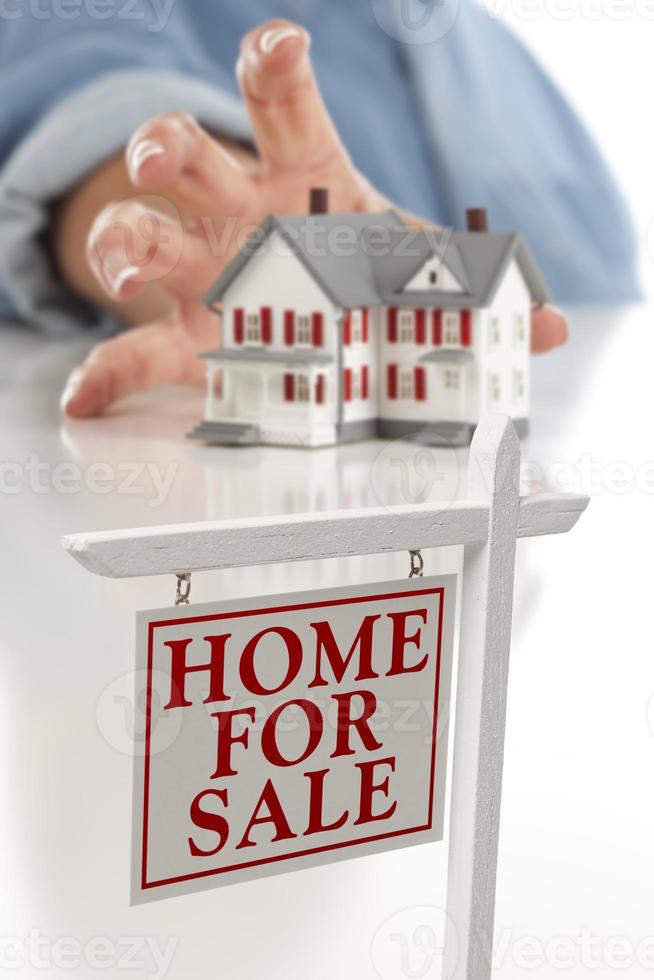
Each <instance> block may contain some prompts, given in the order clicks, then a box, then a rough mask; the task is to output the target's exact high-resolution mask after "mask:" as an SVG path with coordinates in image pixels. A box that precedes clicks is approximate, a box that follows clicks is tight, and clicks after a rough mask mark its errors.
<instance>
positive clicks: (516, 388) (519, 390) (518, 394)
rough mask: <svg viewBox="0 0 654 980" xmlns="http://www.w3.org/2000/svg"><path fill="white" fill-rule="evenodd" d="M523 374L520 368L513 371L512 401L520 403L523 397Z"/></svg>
mask: <svg viewBox="0 0 654 980" xmlns="http://www.w3.org/2000/svg"><path fill="white" fill-rule="evenodd" d="M525 390H526V389H525V372H524V371H523V370H522V368H514V369H513V401H514V402H520V401H522V400H523V398H524V397H525Z"/></svg>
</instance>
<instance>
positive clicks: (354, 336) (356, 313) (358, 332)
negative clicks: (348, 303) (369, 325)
mask: <svg viewBox="0 0 654 980" xmlns="http://www.w3.org/2000/svg"><path fill="white" fill-rule="evenodd" d="M350 339H351V341H352V343H353V344H361V343H363V316H362V314H361V310H352V312H351V313H350Z"/></svg>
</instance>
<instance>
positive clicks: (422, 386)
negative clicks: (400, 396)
mask: <svg viewBox="0 0 654 980" xmlns="http://www.w3.org/2000/svg"><path fill="white" fill-rule="evenodd" d="M414 386H415V395H416V401H417V402H424V401H425V399H426V398H427V376H426V373H425V369H424V367H423V366H422V364H420V365H418V367H416V368H415V381H414Z"/></svg>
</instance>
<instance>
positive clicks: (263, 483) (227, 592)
mask: <svg viewBox="0 0 654 980" xmlns="http://www.w3.org/2000/svg"><path fill="white" fill-rule="evenodd" d="M651 318H652V313H651V310H647V309H646V308H644V307H643V308H639V309H633V310H629V311H619V312H616V313H606V312H604V313H601V314H593V313H589V312H585V313H578V314H576V315H574V316H573V338H572V341H571V343H570V344H569V346H568V347H567V348H566V349H565V350H562V351H560V352H557V353H555V354H552V355H549V356H547V357H543V358H539V359H536V360H535V361H534V379H533V422H532V434H531V436H530V438H529V439H528V440H527V441H526V442H525V443H523V460H524V461H525V463H526V464H528V465H525V467H524V472H523V479H524V484H525V487H524V489H525V490H527V491H528V490H535V489H539V488H540V487H541V485H542V484H543V482H546V483H547V482H549V483H550V484H554V485H555V487H554V488H556V489H565V490H581V491H583V492H588V493H591V494H592V495H593V499H592V501H591V505H590V507H589V509H588V511H587V513H586V514H585V515H584V516H583V517H582V518H581V520H580V522H579V525H578V526H577V527H576V528H575V529H574V530H573V531H572V532H571V534H570V535H565V536H561V537H558V538H546V539H542V540H528V541H523V542H521V543H520V544H519V547H518V552H519V554H518V570H517V583H516V603H515V627H514V642H513V651H512V669H511V681H510V690H509V714H508V727H507V744H506V764H505V790H504V799H503V809H502V835H501V849H500V862H499V879H498V902H497V918H496V947H497V956H496V972H495V974H494V976H497V977H503V978H504V977H506V978H507V980H508V978H511V980H515V977H517V976H520V975H521V973H522V970H523V969H525V968H526V966H527V965H530V966H531V969H530V972H531V975H533V976H537V977H538V976H543V977H545V976H547V977H550V976H555V975H557V972H558V970H563V966H564V965H567V969H566V970H565V971H564V973H565V975H566V976H573V977H585V976H587V975H591V973H592V975H593V976H595V977H600V978H601V977H609V976H612V975H613V972H614V970H615V968H616V964H620V963H621V964H622V969H621V975H622V976H626V977H629V978H632V977H634V978H635V977H643V978H644V977H646V976H649V975H650V972H651V969H652V967H654V940H652V941H650V942H649V944H647V943H644V942H643V940H644V939H645V938H646V937H648V936H650V935H654V927H653V926H652V919H651V910H652V886H651V879H652V859H653V857H654V835H653V834H652V827H651V821H652V813H653V812H654V780H652V777H651V773H652V762H653V760H654V698H653V697H652V695H653V692H654V674H653V672H652V667H651V664H652V657H651V643H652V640H651V636H652V616H651V608H652V598H651V595H650V593H651V588H652V575H651V570H650V563H649V562H648V557H649V555H650V554H651V545H652V534H653V532H652V528H653V525H654V454H653V446H652V435H651V431H652V425H651V420H652V419H653V418H654V411H653V410H654V397H653V390H654V385H653V383H652V380H651V372H652V367H651V366H652V364H654V338H653V331H652V326H651ZM82 350H83V346H82V345H81V344H80V343H75V344H73V343H65V342H46V341H44V340H42V339H36V338H33V337H29V336H27V335H25V334H23V333H20V332H14V331H11V330H9V329H8V330H6V331H4V333H3V335H2V336H0V376H1V377H2V381H3V385H2V394H1V395H0V406H1V410H0V440H1V452H0V460H1V462H0V542H1V545H2V550H1V552H0V554H1V555H2V563H1V564H2V567H1V570H0V575H1V576H2V581H1V583H0V603H1V606H0V608H1V610H2V624H3V628H2V631H1V637H0V644H1V648H2V685H1V692H2V695H1V697H2V710H1V712H0V718H1V719H2V728H3V738H2V754H1V756H0V760H1V761H0V766H1V770H0V778H1V780H2V787H3V799H4V806H3V807H2V810H1V811H0V840H2V842H3V847H2V851H1V853H2V858H1V865H0V867H1V868H2V873H1V876H0V878H1V880H2V883H3V884H2V888H1V889H0V924H1V925H0V933H1V934H2V936H4V937H12V942H11V943H9V944H7V943H4V945H3V943H2V942H0V973H1V972H2V971H3V969H9V966H11V965H12V963H13V969H12V975H13V976H16V977H23V976H25V977H30V978H31V977H33V976H35V975H40V973H38V974H37V970H38V969H39V967H38V961H39V960H40V961H41V963H46V964H47V965H48V966H49V972H47V973H45V975H47V976H49V977H50V976H52V977H69V976H80V977H85V978H88V977H93V976H95V975H96V972H97V973H98V975H103V976H105V977H114V976H116V977H117V976H122V975H128V976H130V977H135V978H141V977H143V978H145V977H152V976H159V977H161V976H166V977H167V978H173V980H177V978H180V980H182V978H183V980H193V978H202V980H205V978H207V977H210V976H211V977H213V976H215V977H220V978H226V980H227V978H229V980H231V978H238V980H260V978H263V977H266V978H272V980H276V978H279V980H282V978H283V980H307V978H311V980H322V978H325V980H327V978H329V980H334V978H339V980H340V978H344V980H349V978H355V977H356V978H357V980H368V978H373V977H377V976H381V977H382V978H383V980H391V978H392V980H395V978H405V977H429V978H432V977H433V978H437V977H438V976H439V975H440V974H439V972H438V969H439V967H438V965H439V962H440V954H439V948H440V944H441V940H442V926H443V913H442V911H439V910H442V908H443V907H444V902H445V868H446V848H445V845H444V844H437V845H430V846H426V847H417V848H411V849H408V850H404V851H399V852H396V853H390V854H387V855H382V856H378V857H368V858H363V859H358V860H353V861H349V862H345V863H342V864H336V865H333V866H331V867H326V868H318V869H314V870H310V871H303V872H299V873H294V874H287V875H284V876H280V877H277V878H270V879H267V880H263V881H260V882H253V883H250V884H245V885H240V886H234V887H231V888H230V887H228V888H222V889H217V890H215V891H210V892H205V893H202V894H199V895H194V896H190V897H185V898H179V899H174V900H168V901H163V902H159V903H154V904H153V905H150V906H141V907H137V908H130V907H129V905H128V894H129V891H128V877H129V867H130V860H129V845H130V841H129V833H130V806H131V759H130V753H131V750H132V743H131V735H130V732H131V709H130V703H129V702H130V697H131V677H130V671H131V670H132V668H133V657H134V650H133V626H134V612H135V610H137V609H140V608H151V607H159V606H162V605H166V604H168V603H169V602H172V600H173V597H174V586H175V583H174V580H173V579H172V578H152V579H140V580H134V581H132V580H120V581H113V580H108V579H102V578H96V577H94V576H91V575H89V574H88V573H87V572H85V571H84V570H83V569H82V568H81V567H80V566H78V565H77V564H76V563H75V562H73V561H72V560H71V558H70V557H69V556H67V555H66V554H65V553H64V552H63V550H62V549H61V546H60V541H59V539H60V535H62V534H65V533H70V532H75V531H88V530H104V529H110V528H120V527H136V526H142V525H154V524H169V523H179V522H186V521H195V520H211V519H217V518H221V517H230V516H246V515H248V516H249V515H252V516H254V515H262V514H275V513H281V512H302V511H309V510H316V509H318V510H319V509H333V508H340V507H344V508H348V507H360V506H377V505H379V504H385V503H403V502H409V501H412V500H415V501H419V500H424V499H440V498H441V497H444V496H448V495H452V494H453V493H454V494H456V493H457V488H458V491H459V492H461V493H462V492H463V489H464V486H465V453H464V452H462V451H457V452H450V453H447V452H445V451H441V452H438V453H434V452H433V451H424V450H420V449H417V448H416V447H415V446H411V445H410V444H405V443H393V444H391V445H385V444H383V443H380V442H379V443H361V444H356V445H351V446H345V447H339V448H335V449H322V450H293V449H281V448H272V447H266V448H253V449H219V448H207V447H203V446H198V445H195V444H192V443H189V442H187V441H185V438H184V437H185V433H186V432H187V431H189V430H190V429H191V428H192V427H193V425H194V424H195V422H196V421H197V420H198V419H199V417H200V416H201V415H202V398H201V395H200V394H199V393H194V392H186V391H183V392H180V391H166V392H157V393H152V394H150V395H148V396H144V397H139V398H135V399H132V400H131V401H130V402H127V403H124V404H123V405H122V406H120V408H119V409H117V410H115V411H114V412H113V413H112V415H111V417H110V418H107V419H102V420H98V421H93V422H76V423H66V424H65V425H62V422H61V419H60V417H59V413H58V408H57V396H58V392H59V390H60V388H61V385H62V381H63V379H64V377H65V374H66V371H67V369H68V367H70V366H71V365H72V364H73V363H74V362H75V361H76V360H77V359H78V358H79V357H80V355H81V352H82ZM162 479H163V481H164V484H163V487H162V485H161V480H162ZM130 481H131V482H130ZM168 481H169V482H168ZM425 558H426V570H427V571H428V572H439V571H445V570H451V569H453V568H454V569H456V568H458V565H459V562H460V554H459V550H458V549H446V550H444V551H443V552H441V553H434V552H428V553H426V555H425ZM407 571H408V558H407V556H406V555H391V556H386V557H379V556H369V557H362V558H359V559H352V560H338V561H337V560H328V561H324V562H302V563H298V564H295V565H286V566H266V567H262V568H253V569H240V570H235V571H233V572H213V573H203V574H200V575H195V576H194V580H193V593H192V598H193V599H195V600H197V601H202V600H210V599H214V598H229V597H235V596H243V595H248V594H250V595H256V594H258V593H262V594H265V593H274V592H284V591H287V590H295V589H298V588H307V587H312V586H323V585H324V586H327V585H336V584H339V583H342V582H352V583H355V582H365V581H377V580H383V579H387V578H391V577H394V576H403V575H405V574H406V573H407ZM94 937H104V938H105V940H106V944H105V947H104V948H105V952H104V954H103V955H102V956H99V955H97V949H96V947H93V950H94V951H95V955H96V958H97V960H98V962H102V961H104V962H105V964H108V966H107V968H105V969H103V970H101V969H99V967H98V963H97V962H96V961H93V962H89V957H91V960H93V955H94V953H93V952H91V953H89V947H88V946H87V944H88V943H89V941H90V940H93V939H94ZM130 937H135V938H136V937H138V942H136V943H135V944H134V950H135V952H134V955H133V959H134V960H135V961H137V962H140V963H142V964H143V965H142V966H141V968H138V969H131V970H130V972H129V973H128V972H127V966H126V965H125V963H124V962H123V965H124V966H125V968H124V970H123V969H120V967H119V965H118V961H119V960H120V958H121V957H123V961H124V960H125V958H126V957H127V946H128V939H129V938H130ZM67 938H70V940H71V942H70V943H69V944H66V942H65V941H64V942H63V943H62V942H61V940H62V939H64V940H65V939H67ZM171 938H172V940H174V945H173V946H170V947H169V948H168V953H171V952H172V953H173V956H172V962H171V963H170V964H168V965H167V967H166V966H165V967H161V968H160V969H159V970H158V971H157V968H156V967H155V966H154V965H153V960H152V955H151V953H150V952H149V950H151V949H152V944H153V943H156V944H157V949H163V948H164V947H165V945H166V943H167V942H168V940H169V939H171ZM57 940H59V941H60V944H59V945H58V946H57V945H56V941H57ZM76 944H81V952H80V947H78V946H77V945H76ZM137 946H138V949H137ZM35 964H36V965H35ZM76 964H78V965H77V966H76ZM541 964H542V965H541ZM16 967H17V968H16ZM593 967H594V968H593ZM376 971H377V972H376ZM555 971H557V972H555Z"/></svg>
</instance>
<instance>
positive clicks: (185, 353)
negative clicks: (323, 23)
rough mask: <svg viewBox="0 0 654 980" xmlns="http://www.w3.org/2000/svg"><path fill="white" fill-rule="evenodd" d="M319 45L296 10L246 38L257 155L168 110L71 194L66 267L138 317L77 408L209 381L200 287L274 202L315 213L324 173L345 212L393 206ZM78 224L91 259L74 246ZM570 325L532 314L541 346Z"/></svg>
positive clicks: (79, 381)
mask: <svg viewBox="0 0 654 980" xmlns="http://www.w3.org/2000/svg"><path fill="white" fill-rule="evenodd" d="M308 52H309V37H308V35H307V34H306V32H305V31H304V30H303V29H302V28H300V27H298V26H296V25H295V24H292V23H289V22H287V21H271V22H269V23H267V24H264V25H263V26H262V27H259V28H257V29H256V30H254V31H252V32H251V33H249V34H247V35H246V36H245V38H244V39H243V41H242V45H241V56H240V58H239V61H238V64H237V69H236V70H237V75H238V78H239V82H240V85H241V89H242V92H243V97H244V100H245V104H246V106H247V109H248V112H249V115H250V119H251V122H252V128H253V132H254V136H255V140H256V145H257V149H258V154H259V155H258V158H257V157H254V156H252V155H250V154H249V153H247V152H246V151H244V150H242V149H239V148H237V147H229V146H227V145H226V144H224V143H221V142H219V141H218V140H216V139H214V138H213V137H211V136H210V135H209V134H208V133H206V132H205V131H204V130H203V129H201V127H200V126H199V125H198V124H197V123H196V122H195V121H194V120H193V119H191V118H190V117H188V116H185V115H168V116H161V117H159V118H157V119H154V120H152V121H151V122H149V123H146V124H145V125H144V126H142V127H141V128H140V129H139V130H138V132H136V133H135V134H134V136H133V138H132V139H131V141H130V144H129V146H128V148H127V151H126V157H125V163H124V165H123V163H122V161H116V162H114V163H111V164H109V165H107V168H105V171H104V172H103V173H102V174H99V175H96V176H95V177H94V178H93V179H91V181H90V182H89V184H88V185H87V186H86V187H85V188H83V189H81V190H80V191H79V192H76V194H75V195H72V196H71V198H70V199H69V200H68V201H67V202H66V203H65V204H64V206H63V208H62V211H61V212H60V215H59V220H58V223H57V227H56V232H55V247H56V251H57V254H58V256H59V262H60V265H61V268H62V272H63V274H64V276H65V277H66V278H67V279H68V281H69V282H70V283H71V284H72V285H73V286H74V287H75V288H76V289H77V290H78V291H79V292H80V293H82V294H83V295H85V296H87V297H88V298H90V299H92V300H94V301H96V302H100V303H103V305H105V306H109V307H110V308H112V309H114V310H120V311H124V313H123V316H124V319H126V320H127V321H128V322H132V323H137V324H139V325H137V326H134V327H133V328H132V329H130V330H128V331H126V332H125V333H124V334H121V335H120V336H118V337H116V338H113V339H111V340H108V341H105V342H104V343H101V344H99V345H98V346H97V347H96V348H95V349H94V350H93V351H92V352H91V354H90V356H89V357H88V358H87V360H86V361H85V363H84V364H82V365H81V366H80V367H78V368H76V369H75V370H74V371H73V373H72V374H71V376H70V378H69V380H68V383H67V386H66V389H65V392H64V394H63V397H62V405H63V408H64V410H65V411H66V412H67V414H68V415H71V416H75V417H88V416H95V415H99V414H101V413H102V412H103V411H104V410H105V409H106V408H107V407H108V406H109V405H111V404H112V403H113V402H115V401H117V400H118V399H120V398H123V397H125V396H126V395H129V394H131V393H132V392H135V391H139V390H141V389H145V388H151V387H154V386H156V385H161V384H170V383H179V384H193V383H202V381H203V380H204V369H203V366H202V363H201V362H200V361H199V360H198V359H197V354H198V353H199V352H200V351H203V350H207V349H210V348H215V347H217V346H218V342H219V337H218V320H217V318H216V316H215V314H212V313H210V312H209V311H208V310H206V309H205V307H204V306H203V304H202V296H203V295H204V293H205V292H206V291H207V290H208V289H209V287H210V286H211V284H212V283H213V282H214V281H215V280H216V278H217V277H218V276H219V275H220V273H221V272H222V271H223V269H224V268H225V266H226V265H227V264H228V263H229V261H230V260H231V259H232V258H233V256H234V254H235V253H236V252H237V251H238V249H239V248H240V247H241V246H242V245H243V243H244V240H245V237H246V236H247V234H248V233H249V232H251V231H253V230H254V229H255V228H256V227H257V226H258V225H259V224H260V222H261V220H262V219H263V218H264V216H265V215H266V214H268V213H270V212H273V213H276V214H302V213H304V212H306V209H307V201H308V189H309V187H312V186H318V187H321V186H324V187H327V188H329V193H330V210H332V211H334V212H349V211H384V210H386V209H388V208H389V207H391V204H390V202H389V201H388V200H386V199H385V198H384V197H383V196H382V195H381V194H379V193H378V192H377V191H376V190H375V189H374V188H373V187H371V186H370V185H369V183H368V182H367V181H366V180H365V178H364V177H362V175H361V174H360V173H358V172H357V170H356V169H355V168H354V166H353V165H352V162H351V160H350V159H349V157H348V155H347V152H346V151H345V148H344V147H343V145H342V143H341V141H340V139H339V137H338V133H337V132H336V130H335V128H334V125H333V123H332V121H331V119H330V117H329V114H328V113H327V110H326V108H325V106H324V104H323V101H322V98H321V96H320V92H319V90H318V86H317V83H316V79H315V76H314V74H313V71H312V68H311V63H310V60H309V53H308ZM103 196H104V200H103ZM116 197H118V198H120V200H118V201H116V200H114V201H113V202H112V203H108V204H107V203H106V202H107V201H110V200H111V198H116ZM102 205H105V206H102ZM98 211H99V213H98ZM94 215H97V216H96V217H95V220H93V216H94ZM403 217H404V218H405V220H407V221H408V222H410V223H411V224H421V223H422V222H419V221H418V219H416V218H414V217H412V216H410V215H403ZM89 225H90V229H89ZM80 235H83V236H84V237H86V250H85V254H86V261H85V263H82V262H80V261H79V258H76V254H77V255H79V252H80V249H79V248H77V250H76V249H75V239H76V237H77V238H78V239H79V236H80ZM566 336H567V326H566V323H565V320H564V319H563V317H562V316H561V314H559V313H557V312H556V311H555V310H553V309H551V308H547V307H546V308H544V309H542V310H540V311H539V312H537V313H535V314H534V316H533V344H532V346H533V349H534V350H537V351H542V350H548V349H550V348H551V347H555V346H557V345H558V344H561V343H563V342H564V340H565V339H566Z"/></svg>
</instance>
